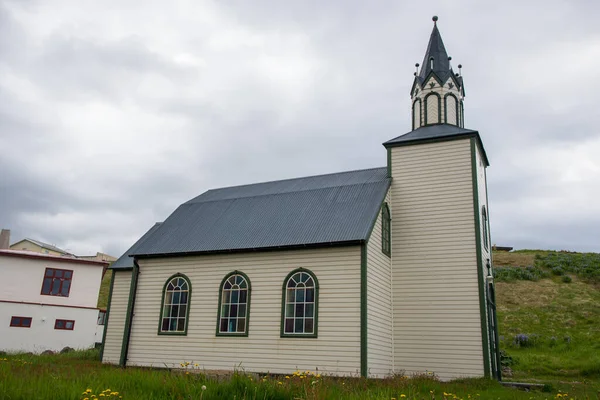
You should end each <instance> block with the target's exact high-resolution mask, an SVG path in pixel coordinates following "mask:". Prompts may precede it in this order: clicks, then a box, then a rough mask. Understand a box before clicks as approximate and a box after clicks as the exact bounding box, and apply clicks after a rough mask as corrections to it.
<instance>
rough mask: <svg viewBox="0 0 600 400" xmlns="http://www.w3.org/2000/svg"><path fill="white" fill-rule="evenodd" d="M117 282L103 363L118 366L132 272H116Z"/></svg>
mask: <svg viewBox="0 0 600 400" xmlns="http://www.w3.org/2000/svg"><path fill="white" fill-rule="evenodd" d="M113 279H114V280H115V282H114V284H113V289H112V296H111V299H110V312H109V314H108V320H107V322H106V323H107V324H108V326H107V327H106V338H105V339H104V350H103V352H102V362H105V363H109V364H118V363H119V361H120V359H121V347H122V343H123V333H124V331H125V315H126V314H127V305H128V302H129V290H130V288H131V271H118V270H115V272H114V275H113Z"/></svg>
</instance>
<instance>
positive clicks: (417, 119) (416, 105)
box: [412, 99, 421, 130]
mask: <svg viewBox="0 0 600 400" xmlns="http://www.w3.org/2000/svg"><path fill="white" fill-rule="evenodd" d="M412 111H413V125H412V128H413V130H415V129H417V128H420V127H421V99H416V100H415V101H414V102H413V110H412Z"/></svg>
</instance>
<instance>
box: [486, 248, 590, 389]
mask: <svg viewBox="0 0 600 400" xmlns="http://www.w3.org/2000/svg"><path fill="white" fill-rule="evenodd" d="M494 264H495V265H496V266H497V269H496V273H497V275H496V279H497V280H498V282H497V283H496V293H497V303H498V324H499V330H500V337H501V349H503V350H504V351H505V353H506V354H507V356H508V357H509V358H506V359H505V362H506V363H508V364H510V365H509V367H510V368H511V369H512V371H513V377H512V378H508V377H506V378H505V379H513V380H519V381H528V382H538V381H541V382H570V383H572V384H573V385H590V386H592V387H596V388H598V387H599V386H600V279H599V277H600V255H598V254H594V253H587V254H578V253H569V252H548V251H519V252H514V253H496V254H494ZM498 267H499V268H498ZM503 269H504V271H502V270H503ZM528 270H529V271H528ZM499 271H501V272H500V273H499V274H498V272H499ZM532 271H533V272H532ZM530 272H531V273H530Z"/></svg>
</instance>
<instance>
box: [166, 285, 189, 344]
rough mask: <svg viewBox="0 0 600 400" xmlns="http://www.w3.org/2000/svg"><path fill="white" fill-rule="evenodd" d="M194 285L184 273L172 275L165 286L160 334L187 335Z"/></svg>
mask: <svg viewBox="0 0 600 400" xmlns="http://www.w3.org/2000/svg"><path fill="white" fill-rule="evenodd" d="M191 294H192V285H191V284H190V281H189V279H188V278H187V277H186V276H185V275H183V274H176V275H173V276H172V277H170V278H169V279H168V280H167V282H166V283H165V286H164V288H163V298H162V305H161V311H160V326H159V327H158V333H159V334H163V335H166V334H171V335H186V334H187V327H188V318H189V315H190V296H191Z"/></svg>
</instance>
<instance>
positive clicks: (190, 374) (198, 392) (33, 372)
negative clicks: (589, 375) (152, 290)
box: [0, 350, 596, 400]
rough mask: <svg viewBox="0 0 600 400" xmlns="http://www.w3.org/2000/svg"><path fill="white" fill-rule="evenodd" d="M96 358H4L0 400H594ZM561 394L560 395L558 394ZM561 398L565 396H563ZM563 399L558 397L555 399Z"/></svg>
mask: <svg viewBox="0 0 600 400" xmlns="http://www.w3.org/2000/svg"><path fill="white" fill-rule="evenodd" d="M97 358H98V353H97V351H95V350H90V351H86V352H74V353H68V354H58V355H51V356H35V355H9V356H5V357H4V358H0V398H1V399H11V400H30V399H41V400H50V399H52V400H59V399H60V400H63V399H64V400H83V399H88V400H91V399H104V398H109V399H110V398H112V399H117V398H118V399H124V400H133V399H135V400H138V399H140V400H141V399H144V400H146V399H153V400H160V399H164V400H167V399H168V400H171V399H204V400H213V399H214V400H222V399H232V400H233V399H236V400H242V399H253V400H259V399H261V400H264V399H281V400H283V399H289V400H299V399H306V400H308V399H314V400H316V399H331V400H334V399H335V400H338V399H349V400H359V399H377V400H379V399H381V400H384V399H385V400H390V399H396V400H399V399H424V400H425V399H427V400H432V399H446V400H450V399H453V400H454V399H465V400H467V399H555V398H562V395H563V394H565V393H568V395H567V397H566V398H574V399H588V398H595V396H596V391H595V389H594V388H593V387H591V386H590V385H579V386H573V385H571V384H557V385H556V386H553V387H550V386H548V387H547V388H546V390H545V391H541V390H540V391H532V392H525V391H520V390H517V389H512V388H506V387H503V386H501V385H500V384H499V383H498V382H495V381H492V380H488V379H466V380H458V381H453V382H450V383H441V382H438V381H437V380H435V378H433V377H431V376H419V377H412V378H405V377H394V378H389V379H384V380H366V379H360V378H333V377H327V376H319V375H315V374H314V373H313V374H308V373H306V371H305V372H302V373H299V374H293V375H289V376H287V377H286V376H268V377H265V376H256V375H252V374H244V373H243V372H238V373H236V374H234V375H233V376H232V377H229V378H220V379H217V378H215V377H212V378H211V377H208V376H205V375H204V374H202V371H198V370H196V369H195V368H194V366H193V365H190V366H188V367H187V369H184V370H176V371H169V370H166V369H141V368H127V369H121V368H119V367H115V366H109V365H102V364H100V362H99V361H98V360H97ZM559 390H560V392H559ZM558 395H560V396H558ZM557 396H558V397H557Z"/></svg>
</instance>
